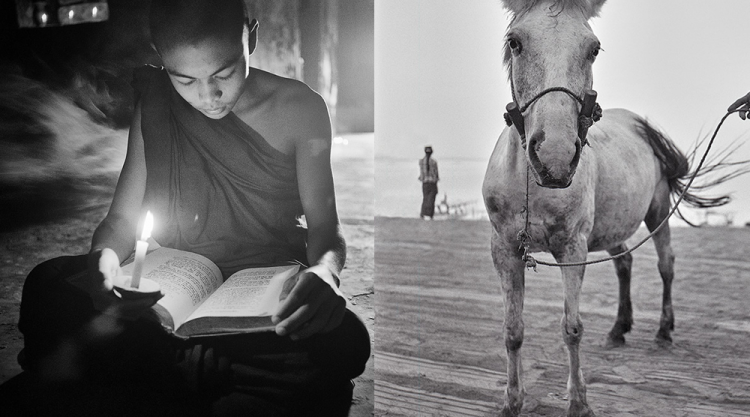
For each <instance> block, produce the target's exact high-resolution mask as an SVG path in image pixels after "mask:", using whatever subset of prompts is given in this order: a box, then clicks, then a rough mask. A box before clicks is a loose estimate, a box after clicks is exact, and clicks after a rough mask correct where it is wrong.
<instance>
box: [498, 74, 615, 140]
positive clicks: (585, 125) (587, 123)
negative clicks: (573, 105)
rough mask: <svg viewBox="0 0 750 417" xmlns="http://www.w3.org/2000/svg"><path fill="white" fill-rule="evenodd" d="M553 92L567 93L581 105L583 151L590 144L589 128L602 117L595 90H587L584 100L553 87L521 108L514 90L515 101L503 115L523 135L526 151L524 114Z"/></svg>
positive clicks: (579, 134)
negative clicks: (588, 137) (535, 103)
mask: <svg viewBox="0 0 750 417" xmlns="http://www.w3.org/2000/svg"><path fill="white" fill-rule="evenodd" d="M553 91H560V92H563V93H566V94H567V95H569V96H571V97H572V98H573V99H574V100H575V101H577V102H578V103H579V104H580V105H581V112H580V113H578V137H579V138H580V139H581V149H583V147H584V146H586V145H588V143H589V142H588V140H587V139H586V134H587V133H588V131H589V128H590V127H591V126H592V125H593V124H594V122H597V121H599V119H601V117H602V108H601V107H600V106H599V103H597V102H596V91H594V90H586V92H585V93H584V95H583V98H580V97H578V96H577V95H576V94H575V93H573V92H572V91H570V90H568V89H567V88H565V87H552V88H548V89H546V90H543V91H542V92H540V93H539V94H537V95H536V96H534V98H532V99H531V101H529V102H528V103H526V104H525V105H524V106H522V107H521V108H519V107H518V103H517V100H516V92H515V89H514V91H511V92H512V93H513V101H512V102H510V103H508V105H507V106H505V110H507V113H505V114H503V117H504V118H505V123H506V124H507V125H508V126H515V127H516V130H518V133H519V134H520V135H521V146H523V149H524V150H526V129H525V127H524V120H523V112H525V111H526V109H528V108H529V106H531V105H532V104H534V102H536V101H537V100H539V99H540V98H542V96H544V95H545V94H548V93H551V92H553ZM589 146H590V145H589Z"/></svg>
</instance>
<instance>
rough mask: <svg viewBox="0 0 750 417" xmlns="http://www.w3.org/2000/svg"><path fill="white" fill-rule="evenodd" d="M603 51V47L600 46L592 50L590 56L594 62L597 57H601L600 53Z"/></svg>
mask: <svg viewBox="0 0 750 417" xmlns="http://www.w3.org/2000/svg"><path fill="white" fill-rule="evenodd" d="M601 49H602V48H601V46H598V45H597V46H595V47H594V49H592V50H591V55H590V57H591V60H592V61H593V60H594V59H596V57H597V56H599V51H600V50H601Z"/></svg>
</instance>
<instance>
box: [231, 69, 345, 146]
mask: <svg viewBox="0 0 750 417" xmlns="http://www.w3.org/2000/svg"><path fill="white" fill-rule="evenodd" d="M250 77H252V78H250V79H249V80H248V81H249V87H248V91H247V94H248V96H249V97H250V99H249V100H248V103H249V104H248V105H245V106H243V108H240V109H238V110H239V111H238V112H237V115H238V116H240V118H242V119H243V120H245V121H246V122H247V123H248V124H249V125H251V126H253V127H254V128H255V129H256V130H258V131H259V132H260V133H261V134H262V135H263V136H264V137H265V138H266V139H267V140H268V141H269V142H270V143H271V145H273V146H274V147H276V148H278V149H279V150H281V151H283V152H285V153H289V152H288V151H291V150H292V149H293V148H294V147H296V145H297V144H299V142H300V141H305V140H310V139H318V140H319V139H324V140H327V141H330V140H331V120H330V116H329V114H328V107H327V106H326V103H325V101H324V100H323V98H322V97H321V96H320V95H319V94H318V93H316V92H315V91H313V90H312V89H311V88H310V87H309V86H307V85H306V84H305V83H303V82H300V81H297V80H294V79H291V78H284V77H280V76H277V75H274V74H271V73H268V72H265V71H261V70H257V69H251V75H250Z"/></svg>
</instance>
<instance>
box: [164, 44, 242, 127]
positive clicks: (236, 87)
mask: <svg viewBox="0 0 750 417" xmlns="http://www.w3.org/2000/svg"><path fill="white" fill-rule="evenodd" d="M161 58H162V62H163V63H164V67H165V68H166V70H167V73H168V74H169V78H170V80H171V81H172V85H173V86H174V88H175V90H177V92H178V93H179V94H180V96H182V98H183V99H185V101H187V102H188V103H190V105H191V106H193V107H195V109H196V110H198V111H200V112H201V113H203V114H204V115H206V116H207V117H210V118H212V119H221V118H222V117H224V116H226V115H227V114H229V112H230V111H232V108H234V106H235V104H237V101H238V100H239V99H240V96H241V95H242V92H243V89H244V83H245V79H246V78H247V75H248V66H247V48H245V47H243V42H242V40H241V39H237V40H236V42H235V41H230V40H227V39H221V38H206V39H204V40H202V41H200V42H198V43H196V44H190V45H188V44H183V45H173V46H172V47H170V48H169V49H167V50H166V51H164V52H163V53H162V54H161Z"/></svg>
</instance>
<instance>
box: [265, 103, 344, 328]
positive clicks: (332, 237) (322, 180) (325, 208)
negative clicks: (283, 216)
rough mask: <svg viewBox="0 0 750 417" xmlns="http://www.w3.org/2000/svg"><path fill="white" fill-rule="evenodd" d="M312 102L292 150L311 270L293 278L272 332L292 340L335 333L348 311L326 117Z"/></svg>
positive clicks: (342, 246) (341, 242)
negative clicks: (342, 287) (341, 283)
mask: <svg viewBox="0 0 750 417" xmlns="http://www.w3.org/2000/svg"><path fill="white" fill-rule="evenodd" d="M313 98H314V99H313V100H311V102H307V103H306V105H307V108H306V109H305V110H306V111H305V112H303V114H304V119H305V120H304V121H305V122H306V123H304V124H303V126H306V129H305V133H306V137H304V138H300V139H299V140H298V141H297V143H296V145H295V155H296V159H297V182H298V185H299V192H300V198H301V200H302V208H303V210H304V213H305V218H306V220H307V228H308V236H307V258H308V262H309V263H310V268H307V269H305V270H304V271H301V272H300V273H299V274H297V275H296V276H295V277H294V280H295V281H294V286H293V287H292V288H291V291H290V292H289V293H288V296H286V298H285V299H284V301H283V302H282V303H281V305H280V306H279V309H278V310H277V312H276V313H275V314H274V316H273V317H272V320H273V322H274V323H275V324H276V333H277V334H279V335H281V336H284V335H289V336H290V337H291V338H292V339H294V340H296V339H304V338H306V337H309V336H311V335H313V334H315V333H325V332H328V331H331V330H333V329H334V328H336V327H337V326H338V325H339V324H341V320H342V319H343V317H344V313H345V312H346V300H345V299H344V296H343V295H342V294H341V291H339V289H338V285H339V281H338V275H339V274H340V273H341V270H342V269H343V267H344V262H345V260H346V243H345V241H344V237H343V235H342V233H341V226H340V224H339V219H338V214H337V212H336V195H335V192H334V189H333V174H332V173H331V125H330V118H329V116H328V109H327V108H326V106H325V102H323V99H322V98H320V96H318V95H317V94H316V95H314V97H313Z"/></svg>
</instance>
